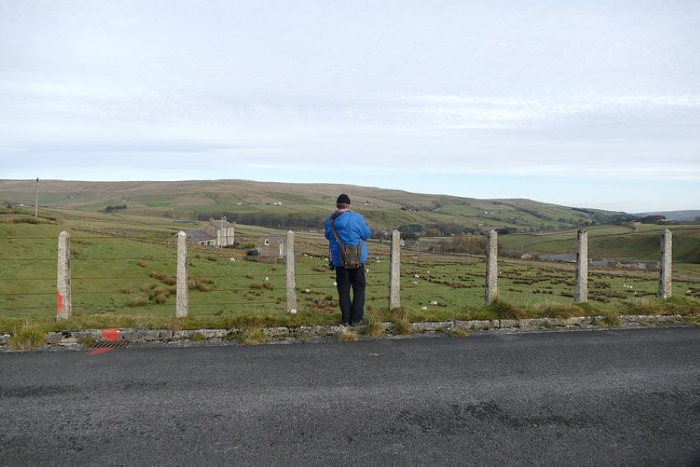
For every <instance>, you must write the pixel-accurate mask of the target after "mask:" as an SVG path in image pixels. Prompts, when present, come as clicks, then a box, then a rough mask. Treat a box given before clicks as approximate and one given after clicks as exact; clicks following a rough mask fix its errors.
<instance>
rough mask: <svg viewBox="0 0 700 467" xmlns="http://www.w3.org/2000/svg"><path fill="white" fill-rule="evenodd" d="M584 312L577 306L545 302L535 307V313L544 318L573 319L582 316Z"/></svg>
mask: <svg viewBox="0 0 700 467" xmlns="http://www.w3.org/2000/svg"><path fill="white" fill-rule="evenodd" d="M582 311H583V310H581V308H579V307H578V306H576V305H572V304H566V303H556V302H544V303H540V304H538V305H536V306H535V313H536V314H537V315H538V316H541V317H542V318H573V317H575V316H581V315H582V314H583V313H582Z"/></svg>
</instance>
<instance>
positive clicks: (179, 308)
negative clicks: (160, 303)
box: [175, 231, 190, 318]
mask: <svg viewBox="0 0 700 467" xmlns="http://www.w3.org/2000/svg"><path fill="white" fill-rule="evenodd" d="M176 288H177V292H176V296H175V317H176V318H186V317H187V314H188V313H189V310H190V302H189V297H188V293H189V291H188V288H187V234H186V233H185V232H182V231H180V232H179V233H178V234H177V285H176Z"/></svg>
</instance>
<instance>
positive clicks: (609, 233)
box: [499, 224, 700, 263]
mask: <svg viewBox="0 0 700 467" xmlns="http://www.w3.org/2000/svg"><path fill="white" fill-rule="evenodd" d="M667 228H668V229H669V230H671V232H672V233H673V259H674V261H678V262H687V263H700V226H697V225H669V226H664V225H655V224H653V225H651V224H650V225H640V226H639V227H638V228H637V232H636V233H634V229H633V228H632V227H626V226H593V227H587V228H586V229H585V230H586V232H588V245H589V246H588V251H589V256H590V257H592V258H594V259H604V258H611V259H618V260H633V261H655V260H658V259H659V251H660V242H661V233H662V232H663V231H664V229H667ZM576 232H577V231H576V230H569V231H565V232H554V233H536V234H512V235H501V236H500V237H499V244H500V245H501V248H504V249H506V250H515V251H523V252H527V253H530V254H532V255H535V254H539V253H550V254H553V253H576V248H577V243H576Z"/></svg>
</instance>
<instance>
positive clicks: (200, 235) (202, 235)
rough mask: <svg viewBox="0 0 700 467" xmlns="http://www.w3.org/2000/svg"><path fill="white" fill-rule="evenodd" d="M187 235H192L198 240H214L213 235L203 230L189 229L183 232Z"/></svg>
mask: <svg viewBox="0 0 700 467" xmlns="http://www.w3.org/2000/svg"><path fill="white" fill-rule="evenodd" d="M185 234H186V235H187V236H188V237H192V238H194V239H195V240H197V241H198V242H203V241H205V240H215V238H214V237H212V236H211V235H209V234H208V233H206V232H205V231H204V230H189V231H187V232H185Z"/></svg>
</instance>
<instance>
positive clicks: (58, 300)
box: [56, 290, 63, 315]
mask: <svg viewBox="0 0 700 467" xmlns="http://www.w3.org/2000/svg"><path fill="white" fill-rule="evenodd" d="M62 311H63V295H61V292H59V291H58V290H57V291H56V314H57V315H58V314H60V313H61V312H62Z"/></svg>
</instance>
